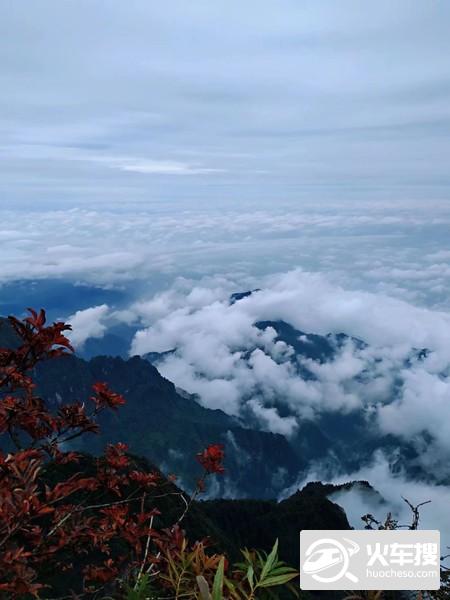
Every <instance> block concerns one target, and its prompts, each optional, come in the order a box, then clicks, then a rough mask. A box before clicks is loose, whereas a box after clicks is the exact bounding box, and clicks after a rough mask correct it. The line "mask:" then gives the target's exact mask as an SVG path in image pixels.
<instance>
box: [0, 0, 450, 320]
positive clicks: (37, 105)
mask: <svg viewBox="0 0 450 600" xmlns="http://www.w3.org/2000/svg"><path fill="white" fill-rule="evenodd" d="M0 4H1V11H2V18H1V19H0V63H1V69H0V86H1V89H2V93H1V96H0V133H1V135H0V252H1V254H2V258H3V260H2V261H1V265H0V283H3V285H4V284H5V283H11V282H13V281H15V280H17V279H24V280H36V279H37V280H38V281H42V280H44V279H58V280H61V279H64V280H70V281H73V282H81V283H83V284H84V283H89V284H91V285H100V286H103V287H105V286H109V287H111V286H120V285H121V286H125V287H126V288H127V289H128V292H130V293H131V294H132V295H133V294H134V295H136V293H135V292H136V290H139V293H140V292H141V289H142V286H144V287H145V286H150V287H151V289H152V290H153V291H154V290H158V289H159V288H161V286H168V285H170V284H171V283H172V282H173V280H174V279H175V278H176V277H179V276H187V277H191V278H199V277H202V276H205V275H208V276H211V275H217V274H218V273H224V274H226V275H229V274H230V273H231V274H232V275H233V277H235V276H236V275H238V274H241V275H242V281H243V283H242V285H243V286H244V287H245V286H246V280H247V279H248V278H249V277H252V276H257V275H262V276H264V275H266V274H269V273H276V272H285V271H288V270H291V269H296V268H298V267H301V268H304V269H307V270H310V271H313V272H315V271H321V272H325V273H327V274H328V276H329V277H331V278H333V279H334V280H336V281H338V282H339V283H342V284H345V285H349V286H353V287H356V288H358V289H359V288H363V289H371V290H375V291H382V292H387V293H390V294H393V295H394V296H401V297H402V298H406V299H409V300H410V301H412V302H414V303H421V304H422V305H426V306H435V307H437V308H442V307H448V301H447V291H448V284H449V279H450V270H449V266H448V259H449V257H450V245H449V242H448V228H449V225H450V198H449V174H448V173H449V171H448V168H447V163H448V156H449V155H450V136H449V135H448V132H449V125H450V102H449V100H450V75H449V74H450V68H449V67H450V52H449V50H450V36H449V35H448V33H449V31H448V29H449V27H448V23H449V22H450V20H449V17H450V6H449V5H448V3H446V2H428V3H420V2H411V1H410V0H408V1H406V0H397V1H396V2H391V1H381V2H377V3H362V2H358V1H353V0H343V1H342V2H339V3H336V2H334V1H327V0H320V1H317V0H311V1H308V0H303V1H295V2H294V1H290V0H289V1H288V0H281V1H280V2H268V1H265V0H263V1H262V2H261V1H258V2H253V1H252V0H250V1H248V2H246V3H238V2H234V1H231V2H230V1H227V2H222V1H220V0H219V1H217V2H213V3H211V2H203V1H198V0H195V1H193V2H189V3H187V2H182V1H179V2H178V1H173V0H171V1H169V2H164V3H157V2H147V1H144V0H132V1H130V2H127V3H123V2H121V1H116V0H108V1H100V0H96V1H94V2H93V1H91V0H76V1H72V0H65V1H64V2H58V1H56V0H51V1H50V0H42V1H40V2H32V3H29V2H23V1H21V0H19V1H10V0H0ZM77 296H78V295H77ZM51 301H52V299H51V298H49V302H51ZM84 304H86V303H84ZM8 306H9V304H8ZM72 308H73V309H76V308H77V306H73V307H72Z"/></svg>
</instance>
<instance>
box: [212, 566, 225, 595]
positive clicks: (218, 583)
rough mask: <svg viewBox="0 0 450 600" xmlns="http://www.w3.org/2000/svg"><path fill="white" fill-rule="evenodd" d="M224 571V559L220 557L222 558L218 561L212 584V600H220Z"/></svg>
mask: <svg viewBox="0 0 450 600" xmlns="http://www.w3.org/2000/svg"><path fill="white" fill-rule="evenodd" d="M224 569H225V558H224V557H223V556H222V558H221V559H220V563H219V566H218V567H217V571H216V574H215V576H214V583H213V589H212V600H222V596H223V594H222V590H223V572H224Z"/></svg>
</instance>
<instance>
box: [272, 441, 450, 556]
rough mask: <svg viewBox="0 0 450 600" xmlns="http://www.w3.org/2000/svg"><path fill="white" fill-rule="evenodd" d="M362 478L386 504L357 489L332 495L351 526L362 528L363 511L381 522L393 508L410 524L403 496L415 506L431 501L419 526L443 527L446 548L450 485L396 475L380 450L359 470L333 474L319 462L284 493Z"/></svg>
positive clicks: (449, 531) (422, 512)
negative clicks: (313, 483) (315, 484)
mask: <svg viewBox="0 0 450 600" xmlns="http://www.w3.org/2000/svg"><path fill="white" fill-rule="evenodd" d="M361 480H362V481H368V482H369V483H370V484H371V486H372V487H373V488H374V489H375V490H376V491H377V492H379V494H380V495H381V498H382V499H384V500H385V501H386V503H385V504H382V503H381V502H378V500H377V498H376V497H375V496H371V495H370V494H366V493H362V492H361V490H360V489H358V488H356V489H354V490H352V491H349V492H346V491H342V492H338V493H335V494H333V495H331V496H330V500H332V501H333V502H336V503H338V504H339V505H341V506H342V507H343V508H344V510H345V512H346V514H347V518H348V519H349V522H350V524H351V525H352V527H355V528H356V529H363V527H364V523H363V521H361V517H362V516H363V515H364V514H367V513H371V514H373V515H374V517H375V518H377V519H378V520H379V521H382V520H384V519H385V518H386V516H387V513H388V512H389V511H392V513H393V516H394V518H396V519H398V520H399V522H400V524H402V525H407V524H409V523H411V511H410V509H409V507H408V506H407V504H406V503H405V502H404V501H403V500H402V496H403V497H404V498H407V499H408V500H409V501H410V502H411V503H412V504H413V505H414V506H415V505H417V504H419V503H421V502H425V501H427V500H431V504H427V505H425V506H423V507H422V508H421V510H420V521H419V528H420V529H438V530H440V531H441V536H442V545H443V547H445V546H446V545H450V514H449V511H448V506H449V504H450V488H449V487H448V486H444V485H433V484H430V483H426V482H423V481H416V480H413V479H411V478H409V477H407V476H406V475H405V474H404V473H401V472H400V473H395V474H393V473H392V471H391V469H390V467H389V460H388V459H387V458H386V457H385V456H384V455H383V454H382V453H381V452H377V453H376V455H375V456H374V459H373V462H372V464H370V465H368V466H365V467H363V468H361V469H360V470H358V471H354V472H352V473H344V474H341V475H338V476H332V477H330V476H329V474H328V473H326V472H325V471H323V470H322V468H321V466H320V464H318V465H316V466H315V467H313V468H312V469H311V471H310V472H309V473H308V474H307V475H306V476H304V477H302V479H301V480H300V481H299V482H298V483H296V484H295V485H294V486H292V487H290V488H289V489H286V490H285V491H284V492H283V494H282V496H283V497H287V496H289V495H290V494H292V493H294V492H295V491H297V489H299V488H302V487H303V486H304V485H306V483H308V481H322V482H324V483H334V484H342V483H348V482H349V481H361Z"/></svg>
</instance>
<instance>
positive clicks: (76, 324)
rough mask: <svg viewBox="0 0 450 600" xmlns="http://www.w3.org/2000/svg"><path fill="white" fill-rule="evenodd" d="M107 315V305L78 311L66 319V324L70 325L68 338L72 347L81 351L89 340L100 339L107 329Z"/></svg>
mask: <svg viewBox="0 0 450 600" xmlns="http://www.w3.org/2000/svg"><path fill="white" fill-rule="evenodd" d="M108 314H109V307H108V305H106V304H101V305H100V306H93V307H91V308H87V309H85V310H78V311H77V312H76V313H75V314H73V315H71V316H70V317H67V319H66V321H67V323H69V324H70V325H72V331H71V332H69V333H68V337H69V339H70V341H71V343H72V344H73V346H74V347H75V348H76V349H81V348H82V347H83V345H84V343H85V342H86V340H88V339H89V338H102V337H103V336H104V334H105V331H106V329H107V325H106V323H105V321H106V319H107V317H108Z"/></svg>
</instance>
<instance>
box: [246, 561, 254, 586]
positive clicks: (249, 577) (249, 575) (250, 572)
mask: <svg viewBox="0 0 450 600" xmlns="http://www.w3.org/2000/svg"><path fill="white" fill-rule="evenodd" d="M253 574H254V571H253V567H252V565H249V566H248V569H247V580H248V582H249V584H250V589H252V590H253Z"/></svg>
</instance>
